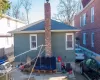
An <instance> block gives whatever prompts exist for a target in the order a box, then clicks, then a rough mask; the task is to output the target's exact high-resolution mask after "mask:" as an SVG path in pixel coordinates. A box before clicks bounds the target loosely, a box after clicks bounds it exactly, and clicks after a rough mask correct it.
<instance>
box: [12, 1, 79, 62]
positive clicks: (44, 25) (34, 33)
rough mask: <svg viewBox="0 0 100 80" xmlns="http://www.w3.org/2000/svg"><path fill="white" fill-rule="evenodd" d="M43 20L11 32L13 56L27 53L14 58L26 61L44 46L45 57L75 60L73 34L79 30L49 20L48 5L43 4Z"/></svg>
mask: <svg viewBox="0 0 100 80" xmlns="http://www.w3.org/2000/svg"><path fill="white" fill-rule="evenodd" d="M44 12H45V19H44V20H40V21H38V22H35V23H32V24H29V25H27V26H25V27H22V28H19V29H16V30H14V31H11V32H10V33H12V34H13V35H14V54H15V56H17V55H19V54H21V53H23V52H25V51H28V50H32V51H29V52H27V53H26V54H24V55H22V56H20V57H18V58H16V61H26V58H27V56H28V57H31V58H34V57H36V56H37V55H38V53H39V50H40V48H38V46H40V45H42V44H43V45H46V46H45V52H44V53H43V54H44V55H45V56H49V57H50V56H56V57H57V56H61V57H62V59H63V60H64V61H70V62H73V61H74V60H75V33H76V32H77V31H79V29H77V28H75V27H72V26H69V25H66V24H64V23H61V22H57V21H55V20H52V19H51V8H50V3H49V2H47V3H45V11H44Z"/></svg>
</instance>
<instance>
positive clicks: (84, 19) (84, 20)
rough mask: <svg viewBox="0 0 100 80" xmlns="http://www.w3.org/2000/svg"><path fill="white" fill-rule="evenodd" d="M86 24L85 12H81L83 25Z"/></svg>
mask: <svg viewBox="0 0 100 80" xmlns="http://www.w3.org/2000/svg"><path fill="white" fill-rule="evenodd" d="M85 25H86V13H84V14H83V26H85Z"/></svg>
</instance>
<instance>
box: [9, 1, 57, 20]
mask: <svg viewBox="0 0 100 80" xmlns="http://www.w3.org/2000/svg"><path fill="white" fill-rule="evenodd" d="M10 1H11V2H12V3H13V4H16V3H17V1H18V0H10ZM44 2H45V0H34V1H33V2H32V3H33V4H32V8H31V11H30V14H29V19H30V22H34V21H38V20H41V19H44ZM50 3H51V14H52V17H53V16H54V14H55V13H57V6H58V4H59V0H50Z"/></svg>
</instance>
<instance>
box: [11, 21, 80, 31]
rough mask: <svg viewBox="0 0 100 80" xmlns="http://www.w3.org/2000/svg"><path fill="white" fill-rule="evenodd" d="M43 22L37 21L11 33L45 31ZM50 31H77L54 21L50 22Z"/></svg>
mask: <svg viewBox="0 0 100 80" xmlns="http://www.w3.org/2000/svg"><path fill="white" fill-rule="evenodd" d="M44 25H45V21H44V20H40V21H37V22H35V23H32V24H29V25H26V26H24V27H22V28H19V29H16V30H14V31H11V32H16V31H17V32H19V31H33V32H34V31H39V30H45V26H44ZM51 30H55V31H59V30H61V31H63V30H64V31H67V30H70V31H71V30H72V31H74V30H75V31H77V30H79V29H77V28H75V27H72V26H69V25H66V24H64V23H62V22H58V21H55V20H51Z"/></svg>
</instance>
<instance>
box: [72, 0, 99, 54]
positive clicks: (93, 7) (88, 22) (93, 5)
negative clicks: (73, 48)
mask: <svg viewBox="0 0 100 80" xmlns="http://www.w3.org/2000/svg"><path fill="white" fill-rule="evenodd" d="M84 1H87V0H84ZM99 6H100V0H90V2H89V3H88V4H87V5H86V6H85V7H84V8H83V9H82V11H81V12H79V13H78V14H77V15H76V16H75V19H74V22H75V27H77V28H79V29H81V32H79V33H78V34H77V36H78V37H79V38H80V44H81V46H83V47H85V48H87V49H89V50H91V51H93V52H95V53H98V54H100V9H99Z"/></svg>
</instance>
